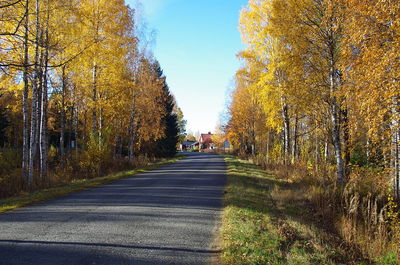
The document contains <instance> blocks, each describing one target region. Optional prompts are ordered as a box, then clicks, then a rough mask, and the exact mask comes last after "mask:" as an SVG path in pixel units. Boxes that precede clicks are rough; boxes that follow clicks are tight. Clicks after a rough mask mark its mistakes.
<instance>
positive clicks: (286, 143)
mask: <svg viewBox="0 0 400 265" xmlns="http://www.w3.org/2000/svg"><path fill="white" fill-rule="evenodd" d="M282 102H283V104H282V116H283V152H284V160H285V165H286V164H287V163H288V158H289V155H290V118H289V106H288V105H287V103H286V99H282Z"/></svg>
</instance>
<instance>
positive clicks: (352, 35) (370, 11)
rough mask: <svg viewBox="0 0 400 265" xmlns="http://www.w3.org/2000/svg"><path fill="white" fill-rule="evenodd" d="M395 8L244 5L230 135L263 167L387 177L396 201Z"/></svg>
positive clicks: (317, 1)
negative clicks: (299, 165) (329, 167)
mask: <svg viewBox="0 0 400 265" xmlns="http://www.w3.org/2000/svg"><path fill="white" fill-rule="evenodd" d="M399 14H400V2H399V1H396V0H386V1H369V0H250V1H249V4H248V6H247V7H246V8H244V9H243V11H242V13H241V19H240V31H241V33H242V39H243V41H244V43H245V44H246V45H247V48H246V49H245V50H244V51H242V52H241V53H240V54H239V57H240V58H241V59H242V61H243V64H242V67H241V69H240V70H239V71H237V74H236V87H235V90H234V91H233V93H232V102H231V105H230V116H231V117H230V121H229V123H228V125H227V133H228V134H229V138H230V140H231V141H232V143H233V144H234V146H235V148H236V149H237V150H238V151H239V152H241V153H243V154H252V155H265V160H266V163H280V161H282V163H284V164H292V163H296V162H305V163H306V164H308V165H309V166H313V167H318V166H320V165H321V164H324V163H325V164H330V163H333V164H334V165H335V168H336V177H337V180H338V182H340V183H345V182H347V180H348V179H349V178H350V177H351V169H352V168H355V167H356V166H359V167H364V168H373V169H375V170H381V171H384V172H388V174H389V175H390V179H391V183H392V185H391V187H392V189H393V192H394V194H395V195H396V197H397V198H400V175H399V174H400V167H399V163H400V151H399V150H400V138H399V136H400V128H399V119H400V102H399V100H400V98H399V96H400V93H399V92H400V85H399V84H400V83H399V82H400V72H399V69H400V67H399V66H400V58H399V52H400V16H399Z"/></svg>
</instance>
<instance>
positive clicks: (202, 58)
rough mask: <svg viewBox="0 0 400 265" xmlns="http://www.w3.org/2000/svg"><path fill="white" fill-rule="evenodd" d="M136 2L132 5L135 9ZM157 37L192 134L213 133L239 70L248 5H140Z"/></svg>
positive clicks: (155, 1)
mask: <svg viewBox="0 0 400 265" xmlns="http://www.w3.org/2000/svg"><path fill="white" fill-rule="evenodd" d="M134 2H136V0H127V3H128V4H131V5H134ZM140 2H141V3H142V4H143V6H144V14H145V20H147V22H148V24H149V27H150V28H153V29H155V30H156V32H157V36H156V44H155V46H154V54H155V57H156V58H157V59H158V60H159V62H160V64H161V67H162V68H163V70H164V73H165V75H166V76H167V82H168V84H169V86H170V89H171V91H172V93H173V94H174V95H175V97H176V99H177V102H178V105H179V106H180V107H181V108H182V110H183V113H184V115H185V119H187V121H188V126H187V129H188V130H191V131H192V132H197V131H200V132H208V131H214V128H215V125H216V124H217V121H218V118H219V114H220V112H221V111H223V109H224V105H225V102H226V96H227V91H228V89H229V87H230V86H232V80H233V77H234V74H235V71H236V70H237V69H238V68H239V61H238V60H237V59H236V54H237V52H239V51H240V50H241V49H243V45H242V44H241V40H240V33H239V31H238V21H239V13H240V10H241V8H242V7H244V6H245V5H246V4H247V0H141V1H140Z"/></svg>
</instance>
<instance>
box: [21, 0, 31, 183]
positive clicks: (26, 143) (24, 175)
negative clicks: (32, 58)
mask: <svg viewBox="0 0 400 265" xmlns="http://www.w3.org/2000/svg"><path fill="white" fill-rule="evenodd" d="M28 36H29V0H26V1H25V35H24V72H23V79H24V91H23V97H22V109H23V118H22V119H23V133H22V135H23V146H22V178H21V184H22V185H23V186H25V185H26V183H27V182H28V178H29V176H28V175H29V174H28V171H29V170H28V164H29V150H30V148H29V118H28V115H29V102H28V100H29V66H28V64H29V47H28V46H29V42H28Z"/></svg>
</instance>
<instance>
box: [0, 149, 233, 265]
mask: <svg viewBox="0 0 400 265" xmlns="http://www.w3.org/2000/svg"><path fill="white" fill-rule="evenodd" d="M224 185H225V163H224V161H223V159H222V158H220V157H218V156H216V155H212V154H192V155H190V156H189V157H187V158H185V159H183V160H181V161H179V162H177V163H175V164H171V165H168V166H165V167H162V168H160V169H156V170H153V171H151V172H147V173H143V174H140V175H136V176H132V177H130V178H127V179H124V180H120V181H117V182H114V183H111V184H108V185H103V186H99V187H96V188H93V189H90V190H87V191H83V192H78V193H74V194H71V195H68V196H65V197H62V198H58V199H55V200H51V201H47V202H44V203H40V204H36V205H33V206H29V207H25V208H21V209H18V210H14V211H11V212H8V213H5V214H0V264H7V265H12V264H18V265H24V264H40V265H47V264H48V265H62V264H76V265H99V264H107V265H109V264H138V265H145V264H151V265H156V264H182V265H190V264H207V263H208V262H209V261H210V257H212V256H213V255H215V254H216V251H215V250H213V248H212V246H211V245H212V243H213V240H214V235H213V234H214V233H215V230H216V227H217V225H218V222H219V217H220V213H221V208H222V200H221V199H222V193H223V188H224Z"/></svg>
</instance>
